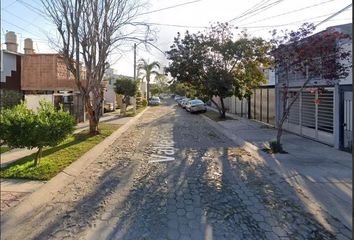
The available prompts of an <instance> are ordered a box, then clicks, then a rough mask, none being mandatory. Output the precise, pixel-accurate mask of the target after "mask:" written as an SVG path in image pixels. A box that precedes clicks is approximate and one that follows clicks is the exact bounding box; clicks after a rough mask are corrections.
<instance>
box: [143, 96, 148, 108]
mask: <svg viewBox="0 0 354 240" xmlns="http://www.w3.org/2000/svg"><path fill="white" fill-rule="evenodd" d="M142 105H143V107H146V106H147V105H148V101H147V100H146V99H145V98H144V99H143V101H142Z"/></svg>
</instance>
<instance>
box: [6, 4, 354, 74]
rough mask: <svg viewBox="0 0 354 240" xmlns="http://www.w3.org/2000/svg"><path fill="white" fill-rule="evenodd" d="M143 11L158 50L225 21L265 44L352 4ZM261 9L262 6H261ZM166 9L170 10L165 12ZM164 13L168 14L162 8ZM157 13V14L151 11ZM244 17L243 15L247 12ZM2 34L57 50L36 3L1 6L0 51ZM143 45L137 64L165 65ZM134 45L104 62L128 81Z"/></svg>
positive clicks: (346, 17) (348, 16)
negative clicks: (183, 35) (273, 35)
mask: <svg viewBox="0 0 354 240" xmlns="http://www.w3.org/2000/svg"><path fill="white" fill-rule="evenodd" d="M146 1H147V6H146V9H145V10H144V11H145V12H151V13H150V14H144V15H142V16H141V17H140V19H139V20H141V21H145V22H148V23H151V24H152V26H153V29H154V30H155V31H156V38H157V39H156V41H154V42H151V44H153V45H154V46H156V48H158V49H160V50H161V51H163V52H164V51H167V50H169V46H170V45H171V44H172V43H173V38H174V37H175V36H176V35H177V32H181V33H184V32H185V31H186V30H188V31H190V32H197V31H204V30H205V27H208V26H210V24H212V23H215V22H227V21H230V23H231V24H232V25H234V26H237V27H239V29H238V30H235V33H237V32H239V31H240V30H244V29H247V32H248V33H249V34H251V35H252V36H255V37H263V38H265V39H267V38H268V39H269V37H270V34H269V31H270V30H272V29H278V30H280V29H297V28H298V27H299V26H300V25H301V24H302V23H304V22H313V23H315V24H317V23H320V22H321V21H322V20H325V19H326V18H328V17H329V16H331V15H333V14H334V13H336V12H338V11H340V10H341V9H343V8H345V7H346V6H348V5H349V4H351V3H352V1H350V0H297V1H294V0H247V1H242V0H238V1H237V0H146ZM261 4H263V5H261ZM257 6H264V7H263V8H262V10H260V11H256V12H253V13H249V14H246V15H245V16H243V17H240V16H242V14H243V13H245V12H246V11H247V10H250V9H251V10H252V9H255V7H257ZM169 7H170V8H169ZM164 8H168V9H164ZM155 10H158V11H155ZM246 13H247V12H246ZM352 19H353V17H352V8H351V7H350V8H349V9H347V10H346V11H344V12H342V13H340V14H338V15H337V16H335V17H333V18H332V19H330V20H328V21H326V22H324V23H322V24H320V25H319V26H318V27H317V29H316V31H321V30H323V29H326V28H327V27H329V26H334V25H339V24H344V23H352ZM7 31H14V32H16V33H17V36H18V44H19V52H23V41H24V39H25V38H32V40H33V42H34V49H35V51H36V52H37V53H53V52H56V50H55V49H54V48H53V46H51V45H52V44H50V43H49V42H48V37H53V36H56V34H57V32H56V28H55V26H54V25H53V24H52V23H51V22H50V21H49V20H47V19H46V17H45V14H44V10H43V7H42V5H41V1H40V0H31V1H29V0H2V1H1V46H2V48H5V45H4V37H5V34H6V32H7ZM156 48H153V47H150V48H149V49H146V48H145V47H144V44H140V45H139V46H138V48H137V59H140V58H144V59H147V60H148V61H149V62H152V61H159V62H160V63H161V64H162V65H166V64H167V63H168V62H167V60H166V57H165V55H164V54H163V53H161V51H160V50H157V49H156ZM133 59H134V58H133V43H131V47H129V45H128V47H127V48H125V49H124V51H114V52H113V54H112V55H111V56H110V57H109V62H110V64H111V67H112V68H113V69H114V70H115V73H117V74H122V75H127V76H133V66H134V64H133V63H134V62H133V61H134V60H133Z"/></svg>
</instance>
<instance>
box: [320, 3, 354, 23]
mask: <svg viewBox="0 0 354 240" xmlns="http://www.w3.org/2000/svg"><path fill="white" fill-rule="evenodd" d="M352 5H353V4H352V3H351V4H349V5H348V6H346V7H345V8H343V9H341V10H339V11H338V12H336V13H334V14H333V15H331V16H329V17H328V18H326V19H325V20H323V21H321V22H320V23H319V24H317V25H316V26H315V27H317V26H318V25H321V24H322V23H324V22H326V21H328V20H329V19H331V18H333V17H335V16H337V15H338V14H340V13H342V12H344V11H346V10H347V9H349V8H350V7H351V6H352Z"/></svg>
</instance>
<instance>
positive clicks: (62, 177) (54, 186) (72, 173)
mask: <svg viewBox="0 0 354 240" xmlns="http://www.w3.org/2000/svg"><path fill="white" fill-rule="evenodd" d="M148 109H149V107H147V108H145V109H144V110H143V111H142V112H141V113H139V114H138V115H136V116H135V117H133V118H132V119H130V120H129V121H128V122H127V123H126V124H124V125H123V126H122V127H120V128H119V129H117V130H116V131H115V132H113V133H112V134H111V135H110V136H108V137H107V138H105V139H104V140H103V141H102V142H101V143H99V144H97V145H96V146H94V147H93V148H92V149H91V150H89V151H88V152H86V153H85V154H84V155H83V156H81V157H80V158H79V159H77V160H76V161H75V162H73V163H72V164H70V165H69V166H67V167H66V168H65V169H64V170H62V171H61V172H60V173H58V174H57V175H56V176H55V177H53V178H52V179H51V180H49V181H48V182H47V183H46V184H45V185H44V186H42V187H40V188H39V189H38V190H37V191H35V192H33V193H31V194H30V195H29V196H27V197H25V198H24V199H23V200H22V201H21V203H19V204H18V205H17V206H15V207H14V208H12V209H10V210H9V211H8V212H6V213H4V214H3V215H2V216H1V230H2V231H1V235H2V236H1V238H2V239H3V238H4V239H6V237H10V236H11V235H10V234H11V233H10V232H8V233H7V235H6V232H5V231H6V230H10V229H13V227H15V226H17V227H18V226H19V225H21V223H23V222H24V219H26V218H27V217H28V216H29V213H31V212H32V211H33V210H35V209H38V208H40V207H41V206H43V205H44V204H45V203H47V202H49V201H51V200H52V199H53V198H54V197H55V195H56V193H57V192H58V191H60V190H61V189H63V188H64V187H66V186H67V185H68V184H70V183H71V182H73V181H74V180H75V178H76V177H77V176H78V175H79V174H80V173H81V172H83V171H85V169H86V168H87V167H88V166H89V165H90V164H91V163H93V162H94V161H95V160H96V159H97V157H98V156H99V155H100V154H102V153H103V152H104V151H105V150H106V149H107V148H108V147H109V146H110V145H111V144H112V143H113V142H114V141H115V140H116V139H117V138H118V137H119V136H120V135H122V134H123V133H124V132H125V131H126V130H128V129H129V128H130V127H131V126H132V125H134V124H135V122H136V121H137V120H138V119H139V118H140V117H141V115H143V114H144V113H145V111H147V110H148Z"/></svg>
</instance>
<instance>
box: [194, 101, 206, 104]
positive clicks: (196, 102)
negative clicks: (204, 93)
mask: <svg viewBox="0 0 354 240" xmlns="http://www.w3.org/2000/svg"><path fill="white" fill-rule="evenodd" d="M191 104H204V102H203V101H201V100H192V101H191Z"/></svg>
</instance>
